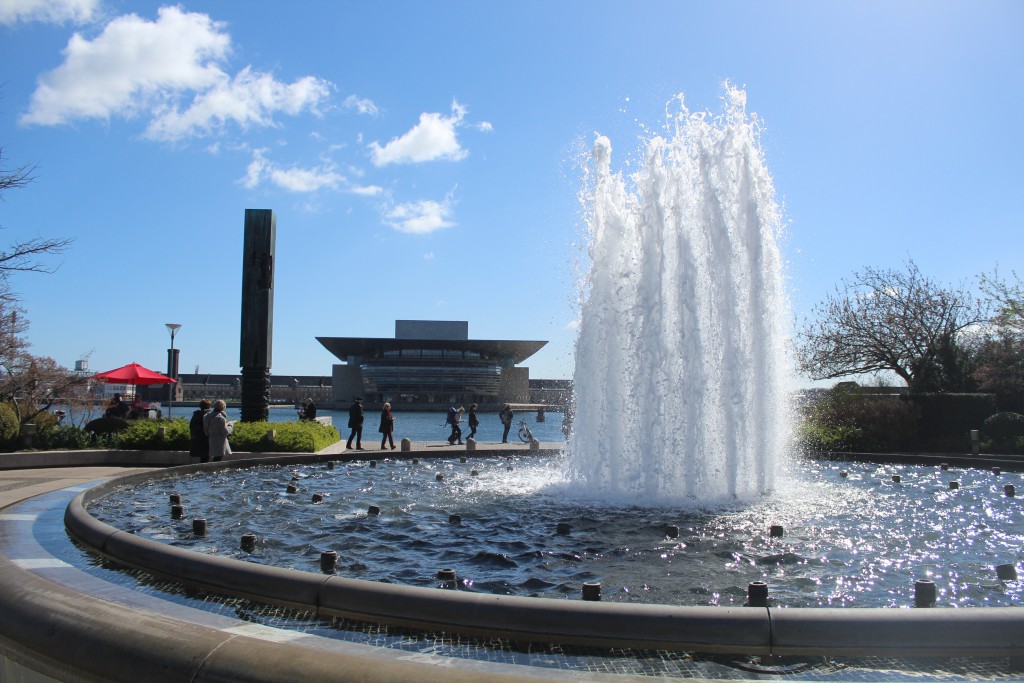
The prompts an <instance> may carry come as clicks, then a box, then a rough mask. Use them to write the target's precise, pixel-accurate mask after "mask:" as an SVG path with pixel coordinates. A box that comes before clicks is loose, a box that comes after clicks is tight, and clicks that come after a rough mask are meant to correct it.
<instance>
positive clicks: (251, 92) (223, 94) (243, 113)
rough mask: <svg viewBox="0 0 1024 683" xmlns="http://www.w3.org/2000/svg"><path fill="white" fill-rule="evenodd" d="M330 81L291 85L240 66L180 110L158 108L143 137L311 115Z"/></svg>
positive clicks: (170, 136) (165, 136) (175, 135)
mask: <svg viewBox="0 0 1024 683" xmlns="http://www.w3.org/2000/svg"><path fill="white" fill-rule="evenodd" d="M329 94H330V84H329V83H328V82H327V81H324V80H321V79H319V78H314V77H312V76H306V77H305V78H300V79H299V80H297V81H295V82H294V83H291V84H286V83H281V82H280V81H277V80H275V79H274V77H273V76H271V75H269V74H260V73H253V72H252V70H251V69H250V68H249V67H246V68H245V69H242V71H241V72H239V73H238V74H236V75H235V77H234V78H232V79H231V80H230V81H228V80H227V79H226V78H225V80H223V81H222V82H220V83H218V84H217V85H216V86H214V87H212V88H210V89H208V90H206V91H204V92H202V93H199V94H198V95H196V98H195V100H194V101H193V102H192V104H191V105H190V106H189V107H188V108H187V109H186V110H185V111H182V112H179V111H178V110H177V109H176V108H174V109H167V110H164V111H160V112H159V113H158V114H157V116H156V117H155V118H154V119H153V121H152V122H151V123H150V124H149V127H148V128H147V129H146V136H147V137H149V138H152V139H156V140H177V139H180V138H183V137H187V136H190V135H195V134H197V133H205V132H209V131H210V130H211V129H212V128H215V127H218V126H220V125H223V124H224V123H225V122H227V121H234V122H235V123H237V124H238V125H239V126H241V127H242V128H243V129H244V128H248V127H249V126H253V125H256V126H269V125H273V123H274V119H273V115H274V114H275V113H277V112H284V113H285V114H290V115H295V114H299V113H301V112H302V111H303V110H304V109H309V110H310V111H311V112H313V113H314V114H317V113H319V112H318V111H317V105H318V104H319V103H320V102H321V101H322V100H325V99H327V97H328V96H329Z"/></svg>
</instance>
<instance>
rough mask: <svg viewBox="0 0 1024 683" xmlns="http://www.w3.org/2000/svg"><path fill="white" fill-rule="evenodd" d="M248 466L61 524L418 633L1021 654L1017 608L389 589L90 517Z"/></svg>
mask: <svg viewBox="0 0 1024 683" xmlns="http://www.w3.org/2000/svg"><path fill="white" fill-rule="evenodd" d="M320 457H321V456H313V458H311V459H320ZM289 461H290V462H295V459H294V458H290V459H289ZM263 462H266V461H263ZM271 462H273V460H271ZM248 464H250V463H246V462H234V463H223V464H221V463H211V464H206V465H194V466H190V467H187V468H178V469H175V470H173V471H172V470H166V471H163V472H156V473H143V474H138V475H132V476H129V477H124V478H120V479H116V480H113V481H111V482H108V483H105V484H101V485H99V486H96V487H94V488H92V489H90V490H89V491H85V492H83V493H81V494H79V495H78V496H77V497H76V498H75V499H74V500H73V501H72V502H71V504H70V505H69V506H68V508H67V511H66V514H65V525H66V526H67V528H68V530H69V531H70V533H71V534H72V535H73V536H74V537H75V538H77V539H78V540H79V541H81V542H82V543H84V544H86V545H88V546H90V547H92V548H95V549H96V550H97V551H99V552H101V553H103V554H104V555H107V556H108V557H111V558H113V559H115V560H117V561H118V562H121V563H124V564H126V565H128V566H132V567H137V568H140V569H145V570H147V571H150V572H152V573H154V574H157V575H161V576H167V577H170V578H174V579H176V580H179V581H181V582H183V583H186V584H189V585H193V586H196V587H200V588H203V589H206V590H212V591H216V592H221V593H226V594H230V595H239V596H243V597H247V598H252V599H256V600H260V601H264V602H269V603H271V604H279V605H284V606H288V607H297V608H302V609H307V610H310V611H316V612H317V613H319V614H321V615H324V616H340V617H347V618H352V619H356V620H362V621H369V622H374V623H384V624H391V625H399V626H408V627H410V628H417V629H428V630H436V631H446V632H451V633H466V634H474V635H486V636H492V637H499V638H508V639H511V640H514V641H519V642H537V643H563V644H573V645H597V646H601V647H617V648H643V649H656V650H661V649H665V650H680V649H682V650H691V651H697V652H706V653H714V652H724V653H736V652H742V653H746V654H808V655H812V654H813V655H831V656H847V655H861V654H866V653H872V654H875V655H879V654H885V653H893V654H896V653H898V654H900V655H901V656H918V655H920V656H943V657H948V656H1004V655H1010V656H1015V657H1017V656H1024V610H1017V609H1012V608H972V609H957V610H954V609H937V608H929V609H858V608H784V609H776V608H767V607H765V608H754V607H741V608H729V607H675V606H667V605H633V604H621V603H602V602H584V601H580V600H555V599H549V598H524V597H517V596H498V595H490V594H480V593H465V592H458V591H445V590H440V589H429V588H417V587H411V586H396V585H393V584H386V583H378V582H370V581H360V580H355V579H347V578H343V577H339V576H333V575H332V576H327V575H322V574H312V573H309V572H301V571H296V570H290V569H281V568H277V567H268V566H265V565H259V564H255V563H250V562H244V561H240V560H233V559H229V558H224V557H217V556H212V555H207V554H203V553H196V552H192V551H189V550H185V549H182V548H177V547H172V546H169V545H166V544H164V543H160V542H157V541H153V540H150V539H145V538H141V537H138V536H135V535H133V534H131V533H128V532H125V531H120V530H118V529H116V528H114V527H112V526H110V525H107V524H105V523H103V522H100V521H99V520H97V519H95V518H93V517H92V516H91V515H89V514H88V512H87V511H86V509H85V508H86V505H87V504H88V502H89V501H91V500H93V499H95V498H98V497H101V496H103V495H106V493H107V492H108V491H109V490H111V489H112V488H114V487H121V486H123V485H124V484H130V483H133V482H137V481H143V480H148V479H152V478H153V477H157V478H166V477H172V476H177V475H179V474H183V473H186V472H188V471H191V470H196V469H216V468H220V467H228V468H237V467H244V466H248Z"/></svg>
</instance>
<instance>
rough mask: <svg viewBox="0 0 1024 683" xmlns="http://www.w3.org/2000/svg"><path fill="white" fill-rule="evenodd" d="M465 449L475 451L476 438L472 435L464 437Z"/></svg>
mask: <svg viewBox="0 0 1024 683" xmlns="http://www.w3.org/2000/svg"><path fill="white" fill-rule="evenodd" d="M466 450H467V451H475V450H476V439H474V438H473V437H469V438H467V439H466Z"/></svg>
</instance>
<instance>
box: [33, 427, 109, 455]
mask: <svg viewBox="0 0 1024 683" xmlns="http://www.w3.org/2000/svg"><path fill="white" fill-rule="evenodd" d="M96 446H97V435H96V434H93V433H92V432H87V431H85V430H84V429H82V428H80V427H76V426H75V425H62V426H57V425H47V426H44V427H40V429H39V431H38V433H37V434H36V448H38V449H39V450H41V451H78V450H83V449H86V448H95V447H96Z"/></svg>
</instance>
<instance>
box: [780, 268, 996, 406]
mask: <svg viewBox="0 0 1024 683" xmlns="http://www.w3.org/2000/svg"><path fill="white" fill-rule="evenodd" d="M986 313H987V308H986V305H985V303H984V302H982V301H980V300H978V299H977V298H976V297H973V296H972V295H970V294H969V293H968V292H966V291H965V290H964V289H963V288H958V289H950V288H946V287H942V286H940V285H939V284H938V283H937V282H935V281H934V280H932V279H931V278H928V277H925V276H924V275H923V274H922V273H921V271H920V270H919V269H918V267H917V265H916V264H915V263H914V262H913V261H912V260H908V261H907V263H906V266H905V268H904V270H885V269H878V268H871V267H868V268H865V269H863V270H862V271H859V272H857V273H854V275H853V276H852V278H851V279H850V280H849V282H846V281H844V282H843V284H842V286H841V287H840V286H836V289H835V292H834V294H832V295H830V296H829V297H828V298H826V300H825V301H823V302H822V303H820V304H818V305H817V306H815V308H814V309H813V311H812V320H811V321H810V322H807V323H805V324H804V328H803V330H801V332H800V333H799V334H798V336H797V358H798V361H799V363H800V367H801V369H802V370H803V371H804V372H805V373H807V374H808V375H809V376H810V377H812V378H813V379H836V378H839V377H847V376H850V375H862V374H873V373H877V372H881V371H890V372H893V373H895V374H896V375H898V376H899V377H900V378H902V379H903V380H904V381H905V382H906V383H907V385H908V386H911V387H913V386H915V383H916V382H917V381H918V380H919V379H920V378H921V377H923V374H928V375H929V376H932V375H934V372H935V368H936V366H937V365H943V364H945V365H948V364H949V363H950V362H951V360H950V359H952V358H953V357H955V356H956V353H955V351H956V349H957V348H958V346H957V345H958V343H959V337H960V334H961V332H962V331H963V330H964V329H965V328H967V327H969V326H971V325H975V324H977V323H980V322H982V321H984V320H986V318H987V314H986ZM950 369H951V368H948V367H944V371H946V372H947V374H948V371H949V370H950ZM922 373H923V374H922ZM940 384H941V382H940Z"/></svg>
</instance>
